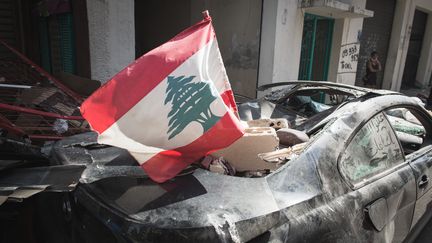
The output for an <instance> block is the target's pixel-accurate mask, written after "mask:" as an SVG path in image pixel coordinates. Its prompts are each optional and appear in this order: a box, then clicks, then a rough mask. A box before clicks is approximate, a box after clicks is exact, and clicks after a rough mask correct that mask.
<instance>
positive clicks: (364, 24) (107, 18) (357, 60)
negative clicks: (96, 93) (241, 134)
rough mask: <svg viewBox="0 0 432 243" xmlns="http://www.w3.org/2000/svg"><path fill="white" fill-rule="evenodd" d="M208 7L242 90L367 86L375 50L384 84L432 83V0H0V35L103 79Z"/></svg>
mask: <svg viewBox="0 0 432 243" xmlns="http://www.w3.org/2000/svg"><path fill="white" fill-rule="evenodd" d="M203 10H209V11H210V14H211V16H212V18H213V24H214V26H215V29H216V33H217V37H218V41H219V46H220V50H221V53H222V57H223V59H224V62H225V66H226V69H227V72H228V76H229V78H230V81H231V84H232V86H233V89H234V91H235V92H236V93H238V94H242V95H245V96H249V97H255V96H256V95H259V94H257V93H256V88H257V87H258V86H260V85H263V84H268V83H273V82H282V81H289V80H299V79H301V80H325V81H332V82H338V83H346V84H355V85H362V77H363V76H364V75H365V67H366V61H367V59H368V57H369V55H370V53H371V52H372V51H378V53H379V55H380V60H381V63H382V66H383V70H382V71H381V72H380V73H379V75H378V85H379V87H382V88H386V89H392V90H396V91H398V90H400V89H401V88H404V87H413V86H415V87H426V86H428V85H429V84H430V80H431V73H432V18H430V17H429V15H430V13H432V1H430V0H379V1H377V0H236V1H230V0H202V1H196V0H176V1H173V0H146V1H143V0H122V1H116V0H0V38H1V39H4V40H6V41H7V42H8V43H10V44H11V45H13V46H15V47H16V48H17V49H19V50H20V51H22V52H23V53H24V54H26V55H27V56H28V57H29V58H30V59H32V60H34V61H35V62H36V63H37V64H39V65H41V66H42V67H44V68H45V69H46V70H48V71H50V72H52V73H54V74H56V73H58V72H68V73H73V74H75V75H78V76H81V77H85V78H91V79H96V80H100V81H102V82H105V81H107V80H109V79H110V77H112V76H113V75H114V74H115V73H117V72H118V71H120V70H121V69H122V68H124V67H125V66H127V65H128V64H129V63H131V62H132V61H133V60H134V59H136V58H137V57H139V56H141V55H142V54H144V53H146V52H148V51H149V50H151V49H153V48H155V47H157V46H158V45H160V44H162V43H164V42H166V41H168V40H169V39H170V38H172V37H173V36H174V35H175V34H177V33H178V32H180V31H181V30H183V29H185V28H187V27H188V26H190V25H192V24H194V23H196V22H197V21H199V20H200V19H201V12H202V11H203Z"/></svg>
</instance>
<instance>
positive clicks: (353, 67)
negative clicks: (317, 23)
mask: <svg viewBox="0 0 432 243" xmlns="http://www.w3.org/2000/svg"><path fill="white" fill-rule="evenodd" d="M359 52H360V43H351V44H345V45H343V46H342V48H341V53H340V58H339V68H338V73H355V72H357V63H358V58H359Z"/></svg>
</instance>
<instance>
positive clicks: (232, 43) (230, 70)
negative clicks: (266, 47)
mask: <svg viewBox="0 0 432 243" xmlns="http://www.w3.org/2000/svg"><path fill="white" fill-rule="evenodd" d="M261 5H262V3H261V0H237V1H231V0H217V1H215V0H212V1H211V0H204V1H192V2H191V20H192V21H191V22H192V23H195V22H197V21H199V20H201V19H202V15H201V12H202V11H203V10H206V9H207V10H209V12H210V16H211V17H212V19H213V25H214V27H215V31H216V35H217V38H218V43H219V48H220V51H221V54H222V58H223V60H224V63H225V67H226V70H227V74H228V77H229V79H230V83H231V86H232V88H233V90H234V92H235V93H237V94H242V95H246V96H249V97H255V95H256V86H257V75H258V56H259V43H260V28H261Z"/></svg>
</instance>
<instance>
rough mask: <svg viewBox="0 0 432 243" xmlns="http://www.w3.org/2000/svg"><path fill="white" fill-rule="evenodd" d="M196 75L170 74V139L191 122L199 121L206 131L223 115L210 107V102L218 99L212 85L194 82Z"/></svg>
mask: <svg viewBox="0 0 432 243" xmlns="http://www.w3.org/2000/svg"><path fill="white" fill-rule="evenodd" d="M194 78H195V76H189V77H185V76H179V77H173V76H168V87H167V89H166V98H165V105H166V104H167V103H168V102H171V104H172V107H171V111H170V112H169V113H168V118H169V123H168V126H169V128H168V134H169V137H168V139H171V138H173V137H175V136H177V135H178V134H179V133H181V132H182V131H183V130H184V129H185V127H186V126H187V125H189V124H190V123H191V122H194V121H195V122H198V123H199V124H201V126H202V127H203V129H204V132H206V131H207V130H208V129H210V128H211V127H212V126H213V125H214V124H216V122H217V121H219V119H220V118H221V117H219V116H216V115H215V114H213V112H212V111H211V109H210V104H211V103H212V102H213V101H214V100H216V98H217V97H216V96H215V95H214V94H213V93H212V90H211V87H210V85H209V84H208V83H206V82H192V80H193V79H194Z"/></svg>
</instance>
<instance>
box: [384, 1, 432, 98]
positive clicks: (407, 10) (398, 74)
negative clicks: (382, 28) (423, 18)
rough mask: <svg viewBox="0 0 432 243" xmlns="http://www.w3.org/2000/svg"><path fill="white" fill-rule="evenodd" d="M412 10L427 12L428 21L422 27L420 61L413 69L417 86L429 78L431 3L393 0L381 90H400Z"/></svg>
mask: <svg viewBox="0 0 432 243" xmlns="http://www.w3.org/2000/svg"><path fill="white" fill-rule="evenodd" d="M416 8H418V9H419V10H422V11H425V12H427V13H429V20H428V23H427V26H426V32H425V36H424V41H423V46H422V51H421V56H420V62H419V65H418V69H417V77H416V79H417V84H419V85H423V86H424V85H427V84H428V83H429V80H430V78H431V72H432V70H431V69H432V68H431V63H432V60H431V58H432V51H431V49H432V41H430V40H431V39H432V36H431V35H432V33H431V32H432V31H431V30H430V28H431V27H432V26H431V21H430V16H431V15H430V14H431V13H432V1H430V0H397V3H396V9H395V17H394V20H393V27H392V34H391V38H390V43H389V51H388V55H387V58H386V68H385V70H384V79H383V88H385V89H391V90H396V91H399V90H400V87H401V84H402V77H403V72H404V68H405V62H406V57H407V51H408V46H409V40H410V35H411V27H412V23H413V19H414V13H415V10H416ZM428 40H429V41H428Z"/></svg>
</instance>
